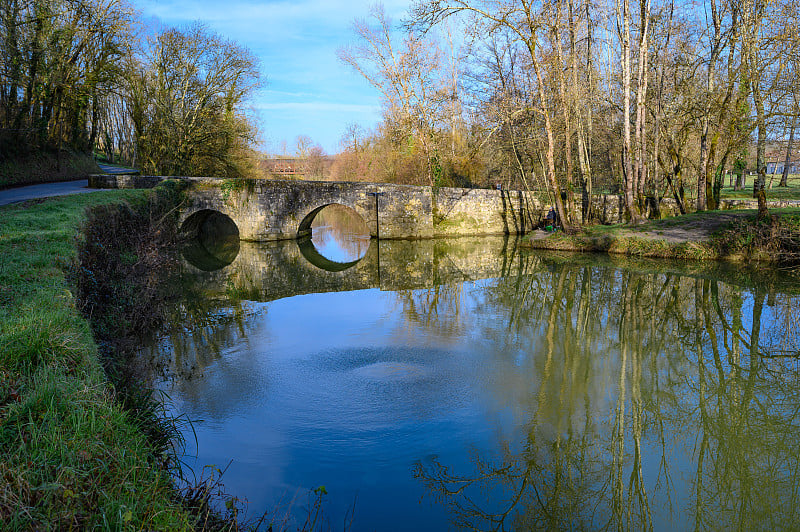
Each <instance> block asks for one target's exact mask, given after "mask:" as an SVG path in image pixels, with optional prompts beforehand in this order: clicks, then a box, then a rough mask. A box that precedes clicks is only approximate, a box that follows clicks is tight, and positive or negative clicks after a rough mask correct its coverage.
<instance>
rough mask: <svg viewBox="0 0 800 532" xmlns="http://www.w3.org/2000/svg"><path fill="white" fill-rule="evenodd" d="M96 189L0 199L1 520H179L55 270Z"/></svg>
mask: <svg viewBox="0 0 800 532" xmlns="http://www.w3.org/2000/svg"><path fill="white" fill-rule="evenodd" d="M144 195H145V192H144V191H118V190H114V191H107V192H97V193H93V194H81V195H75V196H68V197H63V198H54V199H49V200H45V201H37V202H34V203H30V202H29V203H28V204H24V205H10V206H5V207H0V257H2V260H1V261H0V453H2V459H0V477H1V478H2V479H3V482H2V486H1V487H0V522H2V523H3V524H4V526H5V527H7V528H10V529H36V530H47V529H72V528H77V529H86V528H94V527H99V528H103V529H106V528H111V529H128V528H131V529H151V530H163V529H186V528H192V527H193V525H194V524H195V518H194V517H193V516H192V515H191V514H189V513H188V512H187V511H186V510H185V509H184V507H183V506H182V504H181V503H180V501H178V500H177V498H176V497H175V493H174V490H173V488H172V486H171V481H170V478H169V475H168V473H167V472H166V471H165V470H164V469H163V468H161V467H160V465H161V464H159V463H158V462H159V460H158V454H157V452H154V449H153V446H152V443H151V442H150V441H148V439H147V438H146V437H145V434H144V432H143V430H142V427H141V426H140V422H139V421H137V420H136V419H134V417H133V416H132V415H131V414H130V413H129V412H127V411H125V410H124V409H123V408H122V407H121V405H120V403H119V401H117V400H116V398H115V394H114V391H113V388H112V387H111V386H110V385H109V384H108V381H107V379H106V376H105V374H104V372H103V369H102V367H101V364H100V362H99V359H98V351H97V346H96V345H95V342H94V340H93V337H92V333H91V330H90V327H89V324H88V323H87V322H86V320H84V319H83V318H82V317H81V315H80V313H79V311H78V309H77V308H76V304H75V301H74V299H73V296H72V294H71V292H70V291H69V290H68V286H67V283H66V281H65V275H64V271H65V269H66V268H67V267H68V266H69V265H70V263H71V262H72V261H73V260H74V258H75V254H76V247H75V235H76V228H77V227H78V225H79V223H80V222H81V220H82V219H83V216H84V210H85V209H86V207H87V206H91V205H99V204H108V203H112V202H119V201H121V200H123V199H127V200H132V201H141V199H142V198H143V197H144Z"/></svg>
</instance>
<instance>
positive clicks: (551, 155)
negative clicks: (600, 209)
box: [528, 27, 574, 232]
mask: <svg viewBox="0 0 800 532" xmlns="http://www.w3.org/2000/svg"><path fill="white" fill-rule="evenodd" d="M535 33H536V31H535V28H533V27H532V28H531V34H532V35H535ZM528 46H529V48H528V50H529V52H530V54H531V62H532V64H533V70H534V73H535V74H536V81H537V83H536V85H537V87H536V88H537V91H538V93H539V100H540V102H541V106H542V111H543V112H542V114H543V115H544V127H545V132H546V133H547V152H546V154H547V167H546V169H545V173H546V174H547V182H548V183H549V185H550V190H551V191H552V193H553V201H554V203H555V207H556V213H557V214H558V217H559V219H560V220H561V225H562V227H563V228H564V231H565V232H572V231H573V230H574V229H573V227H572V224H571V223H570V221H569V220H570V218H568V217H567V213H566V212H565V210H564V202H563V201H562V200H561V186H560V185H559V184H558V180H557V179H556V163H555V159H556V158H555V136H554V135H553V123H552V120H551V119H550V113H549V112H548V110H547V109H546V108H545V107H544V106H545V102H547V97H546V95H545V92H544V80H543V79H542V69H541V65H540V64H539V58H538V56H537V54H538V52H537V50H536V45H535V41H534V40H533V39H531V40H530V41H529V43H528Z"/></svg>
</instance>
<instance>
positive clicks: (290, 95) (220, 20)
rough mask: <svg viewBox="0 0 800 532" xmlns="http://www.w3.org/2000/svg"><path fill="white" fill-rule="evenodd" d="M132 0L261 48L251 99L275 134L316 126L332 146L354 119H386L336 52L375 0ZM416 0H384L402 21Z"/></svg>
mask: <svg viewBox="0 0 800 532" xmlns="http://www.w3.org/2000/svg"><path fill="white" fill-rule="evenodd" d="M132 1H133V2H135V3H136V5H137V7H138V8H139V9H140V10H141V11H142V14H143V16H144V17H145V19H148V20H152V19H156V21H158V22H160V23H161V24H163V25H166V26H178V27H180V26H186V25H189V24H191V23H192V22H195V21H200V22H202V23H205V24H206V25H207V26H208V27H209V29H210V30H212V31H214V32H217V33H219V34H221V35H223V36H225V37H227V38H229V39H231V40H234V41H236V42H237V43H239V44H241V45H243V46H246V47H247V48H249V49H250V50H251V51H252V52H253V53H254V54H256V55H257V56H258V57H259V58H260V60H261V71H262V74H263V75H264V76H265V77H266V80H267V86H266V87H265V89H264V90H263V91H262V92H261V93H260V94H258V95H256V96H255V97H254V98H253V100H252V103H253V105H252V107H253V108H254V109H256V110H258V111H259V113H258V114H259V116H260V117H261V121H262V123H261V124H260V125H259V127H260V129H261V131H263V133H264V134H265V135H266V136H268V137H272V138H276V137H277V138H288V139H292V138H294V137H296V136H297V135H298V134H308V133H309V132H311V131H314V132H315V133H314V135H312V136H313V137H314V138H315V139H319V140H320V141H321V142H323V144H324V145H325V147H326V149H329V150H330V149H333V148H334V147H335V146H336V145H337V143H338V138H339V137H340V136H341V134H342V132H343V131H344V129H345V127H346V126H347V124H349V123H352V122H359V121H360V122H361V123H362V125H363V126H365V127H367V128H369V127H372V126H374V125H375V123H376V122H378V121H379V120H380V105H379V102H380V97H379V95H378V94H377V92H376V91H375V90H374V89H373V88H371V87H370V86H369V85H368V84H367V82H366V81H365V80H363V79H362V78H361V77H360V76H359V75H358V74H355V73H353V72H352V71H351V70H350V69H349V67H346V66H344V65H342V64H341V63H340V62H339V61H338V59H337V58H336V49H337V48H339V47H341V46H345V45H347V44H348V43H350V42H351V41H353V39H354V36H353V32H352V29H351V24H352V21H353V20H354V19H356V18H363V17H366V16H367V15H368V14H369V10H370V7H371V6H372V5H373V4H374V3H375V2H374V0H355V1H354V0H296V1H294V0H280V1H275V0H267V1H262V2H256V1H254V0H202V1H191V0H132ZM411 1H412V0H386V1H384V2H383V4H384V9H385V11H386V13H387V14H388V15H389V16H390V17H391V18H392V19H394V20H395V21H396V22H400V20H401V19H402V18H403V17H404V16H405V13H406V11H407V9H408V7H409V5H410V4H411ZM154 26H155V25H154ZM334 102H359V103H358V104H352V103H334Z"/></svg>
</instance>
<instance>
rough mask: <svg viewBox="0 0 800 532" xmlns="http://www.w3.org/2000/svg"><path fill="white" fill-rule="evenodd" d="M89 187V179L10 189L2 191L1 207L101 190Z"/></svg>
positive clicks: (0, 194)
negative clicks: (37, 199) (31, 200)
mask: <svg viewBox="0 0 800 532" xmlns="http://www.w3.org/2000/svg"><path fill="white" fill-rule="evenodd" d="M88 187H89V180H88V179H78V180H76V181H63V182H61V183H42V184H39V185H28V186H26V187H17V188H9V189H6V190H0V205H8V204H9V203H17V202H19V201H25V200H29V199H36V198H46V197H49V196H65V195H67V194H82V193H84V192H96V191H98V190H100V189H97V188H88Z"/></svg>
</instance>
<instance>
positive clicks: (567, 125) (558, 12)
mask: <svg viewBox="0 0 800 532" xmlns="http://www.w3.org/2000/svg"><path fill="white" fill-rule="evenodd" d="M553 8H554V9H555V13H553V12H552V11H551V15H554V16H553V25H552V26H551V37H552V39H553V42H554V43H555V48H556V54H557V59H558V67H557V69H556V71H557V72H558V97H559V99H560V100H561V111H562V114H563V118H564V159H565V163H566V173H567V176H566V178H567V187H566V188H567V191H566V192H567V203H566V211H567V216H568V221H569V223H570V224H571V223H572V222H573V214H574V213H575V194H574V190H573V185H574V182H573V179H574V175H573V174H574V161H573V159H572V109H571V107H572V102H571V98H569V97H568V96H567V81H566V79H565V77H564V50H563V47H562V45H561V30H562V15H563V13H562V10H563V6H562V3H561V2H560V1H559V2H556V3H555V4H554V5H553ZM570 9H571V6H570ZM570 66H573V65H572V60H571V61H570ZM573 90H574V87H573Z"/></svg>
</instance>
